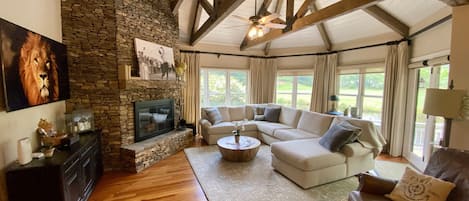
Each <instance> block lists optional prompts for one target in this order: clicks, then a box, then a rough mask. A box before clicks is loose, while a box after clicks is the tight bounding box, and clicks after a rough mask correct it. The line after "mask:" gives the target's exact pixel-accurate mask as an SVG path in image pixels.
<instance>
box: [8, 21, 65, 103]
mask: <svg viewBox="0 0 469 201" xmlns="http://www.w3.org/2000/svg"><path fill="white" fill-rule="evenodd" d="M0 41H1V44H0V58H1V61H0V64H1V66H2V75H3V85H4V89H5V90H4V95H5V105H6V110H7V111H8V112H10V111H14V110H19V109H23V108H27V107H31V106H36V105H42V104H47V103H51V102H55V101H60V100H65V99H69V98H70V89H69V77H68V66H67V50H66V47H65V45H63V44H61V43H59V42H57V41H54V40H52V39H49V38H47V37H45V36H42V35H40V34H38V33H35V32H32V31H30V30H28V29H25V28H23V27H20V26H18V25H15V24H13V23H10V22H8V21H6V20H3V19H0ZM34 53H35V54H37V55H39V56H36V57H34V58H33V55H32V54H34Z"/></svg>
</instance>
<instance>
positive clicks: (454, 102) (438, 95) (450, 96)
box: [423, 88, 465, 119]
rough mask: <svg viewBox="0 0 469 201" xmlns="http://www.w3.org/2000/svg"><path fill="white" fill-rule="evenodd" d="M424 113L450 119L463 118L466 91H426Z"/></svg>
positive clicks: (429, 89) (430, 89)
mask: <svg viewBox="0 0 469 201" xmlns="http://www.w3.org/2000/svg"><path fill="white" fill-rule="evenodd" d="M426 93H427V94H426V96H425V103H424V105H423V113H424V114H428V115H432V116H441V117H444V118H448V119H457V118H460V117H461V112H462V106H463V97H464V94H465V91H464V90H451V89H433V88H428V89H427V91H426Z"/></svg>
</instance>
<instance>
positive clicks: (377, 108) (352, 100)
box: [338, 68, 384, 126]
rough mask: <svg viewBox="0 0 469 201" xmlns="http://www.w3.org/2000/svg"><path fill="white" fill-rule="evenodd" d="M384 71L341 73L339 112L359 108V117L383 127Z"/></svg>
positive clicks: (370, 70)
mask: <svg viewBox="0 0 469 201" xmlns="http://www.w3.org/2000/svg"><path fill="white" fill-rule="evenodd" d="M383 71H384V69H383V68H361V69H347V70H340V71H339V74H340V75H339V76H338V77H339V78H338V79H339V106H338V110H339V111H341V112H342V111H345V110H346V109H348V108H350V107H356V108H357V116H358V117H360V118H362V119H367V120H370V121H373V122H374V123H375V124H376V125H378V126H379V125H381V111H382V107H383V93H384V72H383Z"/></svg>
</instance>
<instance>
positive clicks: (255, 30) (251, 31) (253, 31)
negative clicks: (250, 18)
mask: <svg viewBox="0 0 469 201" xmlns="http://www.w3.org/2000/svg"><path fill="white" fill-rule="evenodd" d="M248 35H249V37H250V38H254V37H256V35H257V28H256V27H252V28H251V29H250V30H249V33H248Z"/></svg>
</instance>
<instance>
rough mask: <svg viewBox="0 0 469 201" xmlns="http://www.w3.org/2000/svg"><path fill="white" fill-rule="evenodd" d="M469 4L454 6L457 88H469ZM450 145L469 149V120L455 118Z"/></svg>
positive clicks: (453, 62)
mask: <svg viewBox="0 0 469 201" xmlns="http://www.w3.org/2000/svg"><path fill="white" fill-rule="evenodd" d="M468 19H469V5H467V6H460V7H455V8H453V30H452V33H451V70H450V74H449V77H450V80H451V79H453V80H454V85H455V88H457V89H465V90H469V79H467V77H468V76H469V57H468V54H469V38H468V36H469V26H467V20H468ZM450 147H453V148H458V149H465V150H469V120H464V121H463V120H454V121H453V126H452V130H451V141H450Z"/></svg>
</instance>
